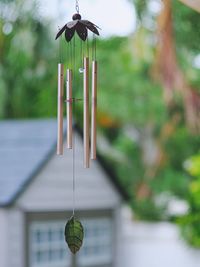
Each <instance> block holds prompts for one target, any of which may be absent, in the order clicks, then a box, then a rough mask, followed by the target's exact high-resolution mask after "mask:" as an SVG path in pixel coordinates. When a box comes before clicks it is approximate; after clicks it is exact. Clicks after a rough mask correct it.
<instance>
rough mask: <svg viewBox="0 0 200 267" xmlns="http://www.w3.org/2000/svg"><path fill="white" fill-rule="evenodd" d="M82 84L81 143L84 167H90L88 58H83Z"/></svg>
mask: <svg viewBox="0 0 200 267" xmlns="http://www.w3.org/2000/svg"><path fill="white" fill-rule="evenodd" d="M83 76H84V78H83V79H84V82H83V91H84V92H83V102H84V104H83V114H84V115H83V117H84V118H83V143H84V167H85V168H89V165H90V137H89V134H90V133H89V127H90V126H89V58H88V57H84V75H83Z"/></svg>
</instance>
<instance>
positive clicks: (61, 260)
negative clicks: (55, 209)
mask: <svg viewBox="0 0 200 267" xmlns="http://www.w3.org/2000/svg"><path fill="white" fill-rule="evenodd" d="M64 227H65V222H64V221H63V222H62V221H50V222H33V223H31V225H30V232H29V242H30V243H29V249H30V253H29V255H30V267H67V266H70V261H71V255H70V253H69V251H68V247H67V244H66V243H65V240H64Z"/></svg>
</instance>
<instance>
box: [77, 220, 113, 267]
mask: <svg viewBox="0 0 200 267" xmlns="http://www.w3.org/2000/svg"><path fill="white" fill-rule="evenodd" d="M82 223H83V226H84V231H85V237H84V243H83V247H82V249H81V251H80V253H79V254H78V263H79V266H81V267H84V266H88V265H94V264H96V265H101V264H102V265H103V264H110V263H111V262H112V220H111V219H110V218H95V219H85V220H82Z"/></svg>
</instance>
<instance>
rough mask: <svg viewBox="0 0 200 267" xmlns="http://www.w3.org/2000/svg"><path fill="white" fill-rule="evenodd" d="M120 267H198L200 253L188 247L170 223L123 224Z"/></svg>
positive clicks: (127, 220) (125, 220)
mask: <svg viewBox="0 0 200 267" xmlns="http://www.w3.org/2000/svg"><path fill="white" fill-rule="evenodd" d="M120 246H121V249H120V250H119V251H120V252H119V253H120V262H119V266H123V267H147V266H148V267H199V266H200V250H195V249H192V248H190V247H188V246H187V245H186V244H185V243H184V242H183V240H181V238H180V233H179V229H178V227H177V226H176V225H174V224H171V223H155V224H154V223H152V224H150V223H142V222H132V221H131V220H130V218H129V219H127V218H124V221H123V233H122V237H121V244H120Z"/></svg>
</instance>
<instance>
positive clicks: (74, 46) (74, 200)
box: [72, 37, 76, 216]
mask: <svg viewBox="0 0 200 267" xmlns="http://www.w3.org/2000/svg"><path fill="white" fill-rule="evenodd" d="M72 69H73V84H74V89H76V83H75V80H76V74H75V72H76V38H75V37H74V43H73V68H72ZM73 100H74V101H73ZM73 100H72V103H73V114H75V113H76V96H75V92H74V99H73ZM75 145H76V138H75V130H74V129H73V216H74V215H75V209H76V198H75V197H76V196H75V190H76V180H75V179H76V173H75V167H76V166H75V162H76V147H75Z"/></svg>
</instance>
